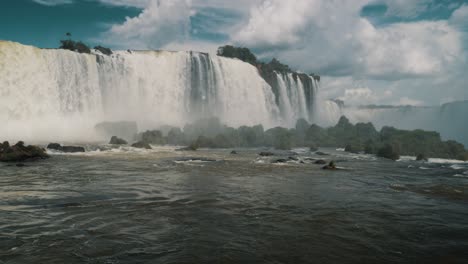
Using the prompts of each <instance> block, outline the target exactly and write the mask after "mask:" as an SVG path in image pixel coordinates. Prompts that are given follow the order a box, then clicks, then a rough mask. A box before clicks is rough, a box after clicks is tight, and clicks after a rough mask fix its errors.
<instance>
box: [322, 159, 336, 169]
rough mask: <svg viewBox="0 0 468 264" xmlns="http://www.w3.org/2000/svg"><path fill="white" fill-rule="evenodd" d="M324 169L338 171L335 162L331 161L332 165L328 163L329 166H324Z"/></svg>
mask: <svg viewBox="0 0 468 264" xmlns="http://www.w3.org/2000/svg"><path fill="white" fill-rule="evenodd" d="M322 169H324V170H336V169H337V168H336V165H335V162H333V161H330V163H328V165H326V166H323V167H322Z"/></svg>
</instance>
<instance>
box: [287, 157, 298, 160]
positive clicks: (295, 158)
mask: <svg viewBox="0 0 468 264" xmlns="http://www.w3.org/2000/svg"><path fill="white" fill-rule="evenodd" d="M288 159H289V160H293V161H299V158H297V157H288Z"/></svg>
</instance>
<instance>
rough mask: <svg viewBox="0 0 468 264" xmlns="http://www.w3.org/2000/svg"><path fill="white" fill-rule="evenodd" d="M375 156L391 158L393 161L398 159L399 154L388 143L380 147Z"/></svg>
mask: <svg viewBox="0 0 468 264" xmlns="http://www.w3.org/2000/svg"><path fill="white" fill-rule="evenodd" d="M377 156H378V157H381V158H386V159H391V160H393V161H396V160H399V159H400V154H399V153H398V152H397V151H396V150H395V148H394V147H393V146H392V145H390V144H386V145H385V146H383V147H382V148H380V149H379V150H378V151H377Z"/></svg>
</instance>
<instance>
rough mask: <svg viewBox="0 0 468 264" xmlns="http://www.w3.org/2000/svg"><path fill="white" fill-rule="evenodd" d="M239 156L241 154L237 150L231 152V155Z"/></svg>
mask: <svg viewBox="0 0 468 264" xmlns="http://www.w3.org/2000/svg"><path fill="white" fill-rule="evenodd" d="M237 154H239V153H237V151H235V150H233V151H231V155H237Z"/></svg>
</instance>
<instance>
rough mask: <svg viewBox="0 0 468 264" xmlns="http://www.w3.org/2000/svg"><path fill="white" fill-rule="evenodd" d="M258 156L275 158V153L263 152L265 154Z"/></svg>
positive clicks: (261, 153)
mask: <svg viewBox="0 0 468 264" xmlns="http://www.w3.org/2000/svg"><path fill="white" fill-rule="evenodd" d="M258 155H260V156H262V157H271V156H274V155H275V153H273V152H269V151H263V152H260V153H258Z"/></svg>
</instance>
